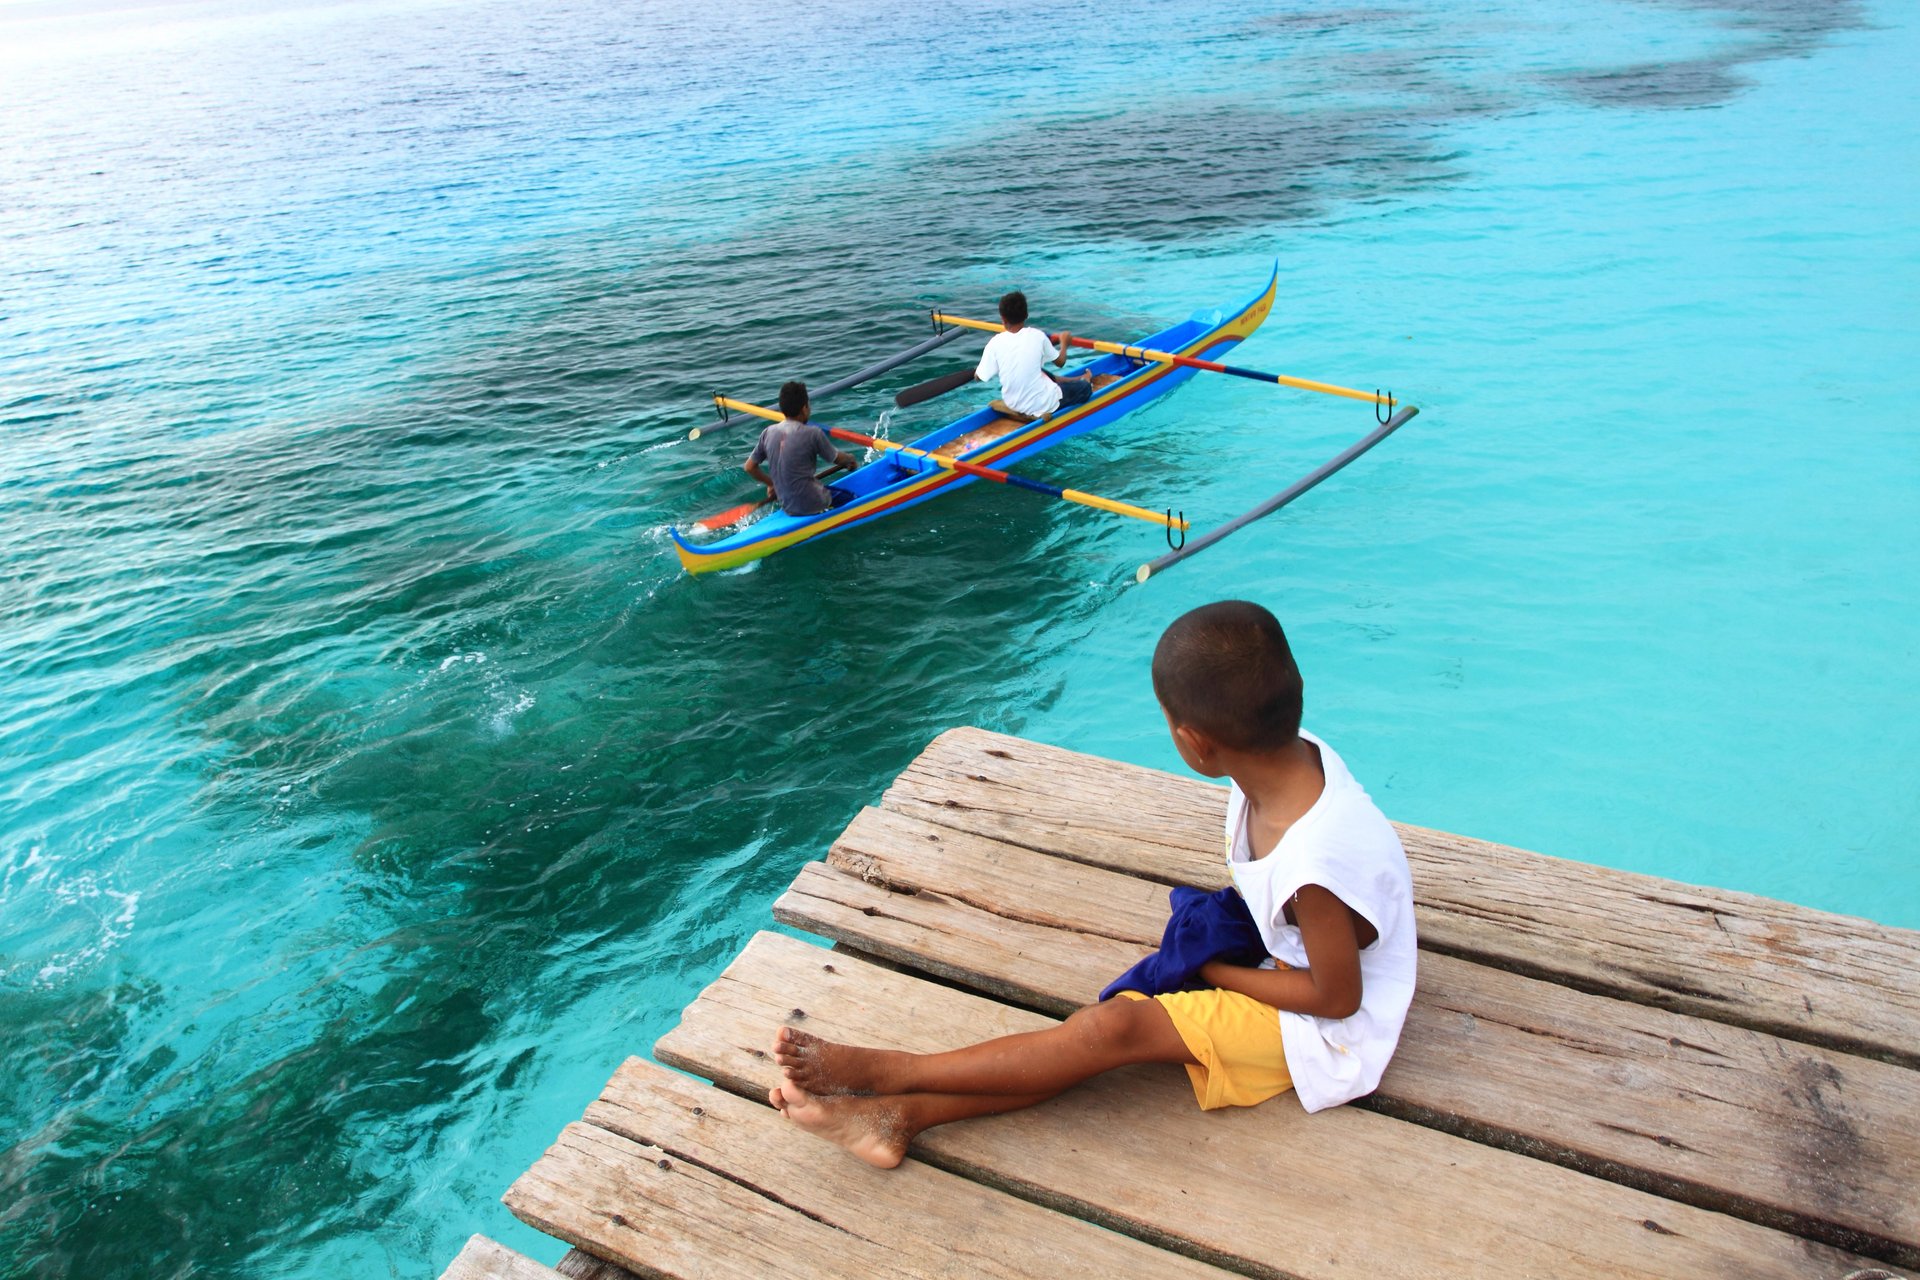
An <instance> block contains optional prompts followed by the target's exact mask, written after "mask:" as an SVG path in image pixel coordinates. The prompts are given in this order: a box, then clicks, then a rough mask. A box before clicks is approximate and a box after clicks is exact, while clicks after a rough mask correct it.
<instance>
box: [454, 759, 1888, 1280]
mask: <svg viewBox="0 0 1920 1280" xmlns="http://www.w3.org/2000/svg"><path fill="white" fill-rule="evenodd" d="M1225 794H1226V793H1225V791H1224V789H1223V788H1220V787H1217V786H1213V785H1211V784H1208V783H1204V782H1201V781H1198V780H1194V779H1190V778H1181V777H1175V776H1173V775H1170V774H1165V773H1160V772H1157V771H1154V770H1148V769H1141V768H1137V767H1135V766H1131V765H1123V764H1117V763H1115V762H1113V761H1108V760H1102V759H1098V758H1096V757H1092V756H1085V755H1079V754H1076V753H1073V752H1068V751H1063V750H1060V749H1058V748H1054V747H1047V746H1041V745H1039V744H1036V743H1031V742H1027V741H1024V740H1021V739H1018V738H1011V737H1006V736H1003V735H999V734H993V733H988V732H985V731H982V730H975V729H956V730H953V731H951V732H949V733H946V734H943V735H942V736H941V737H940V738H938V739H936V740H935V741H934V742H933V743H932V744H931V745H930V746H929V747H928V748H927V750H926V751H925V752H924V753H923V754H922V755H921V756H920V758H919V759H917V760H916V761H914V763H913V764H912V765H911V766H910V767H909V768H908V769H907V771H906V772H905V773H904V774H902V775H901V776H900V778H899V779H898V780H896V781H895V783H894V784H893V786H892V787H891V788H889V789H888V791H887V793H886V795H885V796H884V797H883V798H882V800H881V802H880V806H879V807H878V808H873V809H867V810H865V811H864V812H862V813H860V814H859V815H858V816H857V817H855V819H854V820H853V823H852V825H851V826H849V827H848V828H847V830H846V832H845V833H844V834H843V835H842V836H841V837H840V838H839V839H838V840H837V841H835V843H834V845H833V847H832V849H831V851H830V852H829V854H828V857H827V860H826V861H825V862H824V863H813V864H809V865H808V866H806V867H804V868H803V869H802V870H801V873H800V875H799V877H798V878H797V879H796V880H795V881H794V883H793V886H792V888H791V889H789V890H788V891H787V893H786V894H785V895H784V896H783V897H782V898H781V899H780V900H779V901H778V902H777V903H776V904H775V906H774V914H775V917H776V918H777V919H779V920H780V921H782V922H784V923H786V924H789V925H793V926H797V927H798V928H800V929H803V930H806V931H808V932H810V933H813V934H817V935H819V936H820V937H823V938H826V939H831V940H832V941H833V942H834V943H835V944H836V945H835V947H834V948H833V949H831V950H829V949H827V948H825V947H822V946H818V945H814V944H811V943H807V942H802V941H799V940H797V939H795V938H792V937H788V936H785V935H781V934H775V933H763V934H761V935H759V936H758V937H756V938H754V939H753V941H752V942H751V943H750V944H749V945H748V946H747V948H746V950H745V951H744V952H742V953H741V955H740V956H739V958H738V959H736V960H735V961H734V962H733V964H731V965H730V966H729V967H728V968H727V970H726V971H725V972H724V973H723V974H721V976H720V977H719V979H718V980H717V981H715V982H714V984H713V985H712V986H711V987H709V988H708V989H707V990H706V991H705V992H703V993H702V994H701V996H700V997H699V999H697V1000H696V1001H695V1002H694V1003H693V1004H692V1005H691V1006H690V1007H689V1008H687V1009H686V1010H685V1012H684V1013H683V1015H682V1018H681V1022H680V1025H679V1026H678V1027H676V1028H675V1029H674V1030H673V1031H671V1032H670V1033H669V1034H667V1035H666V1036H665V1037H663V1038H662V1039H661V1041H660V1042H659V1043H658V1044H657V1045H656V1046H655V1048H654V1053H655V1057H656V1059H657V1061H658V1062H659V1063H663V1064H666V1066H671V1067H677V1068H680V1069H681V1070H682V1071H685V1072H688V1073H690V1075H680V1074H676V1073H675V1072H673V1071H669V1070H667V1069H666V1067H663V1066H658V1065H655V1064H654V1063H653V1062H648V1061H646V1060H644V1059H641V1058H637V1057H636V1058H633V1059H630V1060H628V1062H627V1063H626V1064H625V1065H624V1066H622V1067H621V1068H620V1070H619V1071H618V1072H617V1073H616V1074H615V1075H614V1077H613V1079H612V1080H611V1081H609V1082H608V1084H607V1086H606V1089H605V1091H604V1092H603V1093H602V1094H601V1096H600V1097H599V1099H597V1100H596V1101H594V1102H592V1103H591V1104H590V1105H589V1106H588V1107H587V1108H586V1114H585V1116H584V1117H583V1118H582V1119H581V1120H580V1121H579V1122H578V1123H576V1124H572V1125H569V1126H568V1127H567V1128H566V1130H565V1131H564V1132H563V1133H562V1134H561V1135H560V1137H559V1139H558V1140H557V1141H556V1142H555V1143H554V1145H553V1147H552V1148H551V1149H550V1150H549V1151H548V1152H547V1153H546V1155H544V1156H543V1157H541V1159H540V1161H539V1162H538V1163H537V1164H535V1165H534V1167H533V1168H532V1169H530V1170H528V1171H527V1173H526V1174H525V1175H523V1176H522V1177H521V1178H520V1179H519V1180H518V1181H517V1182H515V1183H514V1184H513V1186H512V1188H511V1189H510V1190H508V1192H507V1194H506V1202H507V1204H508V1205H509V1206H510V1207H511V1208H512V1210H513V1212H514V1213H515V1214H517V1215H518V1216H519V1217H520V1218H521V1219H523V1220H524V1221H526V1222H528V1223H531V1224H532V1225H534V1226H535V1227H538V1228H539V1229H541V1230H542V1231H545V1232H547V1233H549V1234H551V1235H554V1236H557V1237H558V1238H560V1239H561V1240H564V1241H566V1242H567V1243H569V1244H570V1245H572V1246H574V1248H573V1251H572V1252H570V1253H569V1254H568V1255H567V1257H566V1258H565V1259H563V1260H562V1262H561V1264H560V1270H559V1272H558V1273H556V1272H554V1271H552V1270H550V1269H548V1268H546V1267H543V1266H540V1265H538V1264H536V1263H532V1262H530V1261H529V1260H527V1259H525V1258H522V1257H520V1256H519V1255H517V1254H513V1253H511V1252H510V1251H507V1250H504V1249H501V1248H500V1246H498V1245H495V1244H492V1243H491V1242H489V1241H486V1240H485V1239H483V1238H481V1237H475V1238H474V1240H473V1242H471V1243H470V1244H469V1246H468V1248H467V1250H465V1251H464V1252H463V1253H462V1254H461V1256H460V1258H459V1259H458V1260H456V1261H455V1263H454V1264H453V1266H452V1267H450V1268H449V1269H448V1271H447V1273H446V1275H447V1277H448V1278H449V1280H451V1278H453V1277H459V1278H460V1280H482V1278H483V1277H492V1278H495V1280H508V1278H513V1280H532V1277H536V1276H545V1277H552V1276H553V1275H555V1274H563V1275H567V1276H572V1277H575V1278H576V1280H624V1277H626V1276H627V1275H628V1274H629V1273H631V1274H633V1275H640V1276H656V1275H657V1276H672V1277H719V1276H740V1277H765V1276H783V1277H807V1276H898V1277H922V1276H975V1275H979V1276H996V1277H1015V1276H1034V1277H1044V1280H1065V1278H1066V1277H1074V1276H1086V1277H1091V1278H1095V1280H1112V1277H1114V1276H1117V1275H1152V1276H1174V1277H1181V1276H1193V1277H1201V1276H1222V1275H1227V1274H1233V1275H1242V1276H1263V1277H1264V1276H1273V1277H1298V1278H1300V1280H1318V1278H1320V1277H1329V1278H1330V1277H1369V1278H1373V1277H1385V1276H1406V1277H1416V1276H1417V1277H1434V1276H1483V1275H1515V1276H1535V1275H1538V1276H1549V1275H1550V1276H1553V1277H1556V1278H1557V1280H1563V1278H1567V1277H1577V1276H1648V1277H1656V1276H1657V1277H1669V1276H1672V1277H1699V1276H1726V1277H1743V1278H1759V1277H1781V1280H1787V1278H1789V1277H1790V1278H1792V1280H1820V1278H1830V1280H1842V1278H1843V1277H1856V1278H1858V1280H1865V1278H1866V1277H1877V1276H1888V1275H1898V1274H1911V1273H1912V1270H1913V1269H1915V1268H1920V932H1914V931H1911V930H1903V929H1894V928H1889V927H1886V926H1882V925H1876V924H1873V923H1870V922H1868V921H1865V920H1858V919H1852V918H1848V917H1842V916H1834V915H1829V914H1826V913H1823V912H1818V911H1812V910H1808V909H1806V908H1803V907H1796V906H1792V905H1789V904H1786V903H1781V902H1774V901H1771V900H1769V899H1765V898H1759V897H1755V896H1752V895H1748V894H1741V893H1732V892H1728V891H1724V890H1718V889H1704V888H1698V887H1695V886H1690V885H1683V884H1678V883H1674V882H1672V881H1667V880H1659V879H1654V878H1651V877H1647V876H1640V875H1632V874H1628V873H1625V872H1618V871H1610V870H1606V869H1604V868H1599V867H1594V866H1589V865H1586V864H1582V863H1578V862H1570V861H1563V860H1560V859H1556V858H1549V857H1545V856H1543V855H1540V854H1535V853H1528V852H1524V851H1521V850H1518V849H1512V848H1507V847H1503V846H1500V845H1493V844H1488V843H1486V842H1484V841H1478V840H1470V839H1464V838H1461V837H1459V836H1451V835H1445V834H1442V833H1439V832H1434V831H1426V830H1421V829H1419V828H1414V827H1401V828H1400V832H1401V837H1402V839H1403V840H1404V842H1405V843H1406V847H1407V853H1408V856H1409V859H1410V861H1411V863H1412V866H1413V876H1414V890H1415V899H1416V904H1417V912H1418V920H1419V930H1420V941H1421V946H1422V954H1421V962H1420V963H1421V967H1420V985H1419V992H1418V994H1417V996H1416V997H1415V1000H1414V1006H1413V1011H1412V1014H1411V1016H1410V1017H1409V1019H1408V1022H1407V1026H1406V1030H1405V1032H1404V1034H1403V1035H1402V1037H1401V1041H1400V1049H1399V1052H1398V1054H1397V1056H1396V1057H1395V1058H1394V1061H1393V1065H1392V1066H1391V1067H1390V1068H1389V1070H1388V1072H1387V1075H1386V1078H1385V1080H1384V1081H1383V1083H1382V1084H1381V1087H1380V1089H1379V1091H1378V1092H1377V1093H1375V1094H1374V1095H1373V1096H1371V1097H1369V1098H1367V1099H1364V1100H1362V1101H1360V1102H1358V1103H1355V1104H1352V1105H1350V1106H1346V1107H1340V1108H1336V1109H1334V1110H1332V1111H1327V1112H1322V1113H1320V1114H1318V1115H1313V1116H1309V1115H1307V1114H1305V1113H1304V1112H1303V1111H1301V1109H1300V1107H1299V1106H1298V1104H1297V1103H1294V1102H1293V1101H1292V1100H1291V1098H1289V1097H1282V1098H1278V1099H1275V1100H1273V1101H1271V1102H1269V1103H1266V1104H1265V1105H1263V1106H1260V1107H1256V1108H1251V1109H1247V1110H1231V1111H1222V1112H1211V1113H1203V1112H1201V1111H1199V1110H1198V1109H1197V1108H1195V1106H1194V1104H1193V1097H1192V1094H1191V1092H1190V1090H1189V1088H1188V1085H1187V1083H1186V1079H1185V1076H1184V1073H1182V1072H1180V1071H1179V1070H1177V1069H1174V1068H1171V1067H1139V1068H1130V1069H1128V1070H1125V1071H1120V1072H1115V1073H1112V1074H1111V1075H1108V1076H1105V1077H1102V1078H1100V1079H1098V1080H1095V1081H1092V1082H1090V1083H1088V1084H1086V1085H1083V1086H1081V1087H1079V1088H1077V1089H1074V1090H1071V1091H1069V1092H1068V1093H1067V1094H1065V1095H1063V1096H1061V1097H1060V1098H1058V1099H1056V1100H1054V1101H1053V1102H1051V1103H1048V1104H1045V1105H1043V1106H1040V1107H1037V1108H1034V1109H1032V1110H1029V1111H1024V1112H1019V1113H1015V1114H1011V1115H1006V1116H999V1117H995V1118H992V1119H987V1120H978V1121H971V1122H966V1123H962V1124H957V1125H952V1126H948V1127H945V1128H939V1129H934V1130H930V1131H929V1132H928V1133H926V1134H925V1135H923V1136H922V1138H921V1139H920V1140H919V1141H917V1142H916V1143H915V1145H914V1148H913V1153H912V1156H911V1157H910V1158H909V1159H908V1161H907V1163H906V1164H904V1165H903V1166H901V1167H900V1168H899V1169H897V1170H893V1171H891V1172H881V1171H879V1170H876V1169H872V1168H869V1167H867V1166H866V1165H864V1164H861V1163H859V1162H858V1161H856V1160H854V1159H853V1158H852V1157H850V1156H847V1155H845V1154H843V1153H841V1152H840V1151H838V1150H835V1149H833V1148H831V1147H829V1146H827V1145H826V1144H824V1143H821V1142H819V1141H818V1140H817V1139H814V1138H812V1137H810V1136H808V1135H806V1134H803V1133H800V1132H798V1131H796V1130H794V1129H793V1128H792V1126H790V1125H788V1124H787V1123H786V1122H785V1121H783V1120H782V1119H781V1117H780V1116H779V1114H778V1113H776V1112H775V1111H773V1110H772V1109H771V1108H770V1107H768V1106H767V1105H766V1102H765V1096H766V1092H767V1090H768V1088H769V1087H771V1086H772V1085H773V1084H775V1083H776V1082H777V1071H776V1069H775V1067H774V1065H773V1063H772V1061H771V1059H770V1058H769V1056H768V1054H767V1047H768V1045H769V1043H770V1041H771V1039H772V1034H773V1031H774V1029H775V1028H776V1027H777V1026H779V1025H780V1024H781V1023H782V1022H797V1023H799V1024H801V1025H804V1026H805V1027H806V1028H807V1029H809V1030H811V1031H814V1032H817V1033H819V1034H821V1035H825V1036H827V1037H829V1038H833V1039H839V1040H847V1041H853V1042H857V1043H862V1044H869V1045H881V1046H888V1047H894V1048H901V1049H913V1050H935V1049H944V1048H951V1047H955V1046H957V1045H961V1044H964V1043H968V1042H971V1041H974V1040H978V1039H981V1038H983V1037H986V1036H991V1035H999V1034H1004V1033H1007V1032H1011V1031H1017V1030H1024V1029H1029V1028H1034V1027H1039V1026H1044V1025H1046V1024H1047V1023H1048V1022H1049V1021H1050V1020H1051V1019H1052V1018H1055V1017H1057V1016H1060V1015H1063V1014H1065V1013H1066V1012H1068V1011H1070V1010H1072V1009H1074V1008H1076V1007H1078V1006H1079V1005H1081V1004H1084V1003H1087V1002H1089V1001H1091V1000H1092V999H1093V998H1094V996H1095V993H1096V992H1098V991H1099V989H1100V988H1101V986H1102V985H1103V984H1104V983H1106V982H1107V981H1108V980H1109V979H1111V978H1112V977H1113V976H1114V975H1116V974H1118V973H1120V972H1121V971H1122V970H1123V969H1125V968H1126V967H1127V966H1128V965H1129V964H1131V963H1132V962H1133V961H1135V960H1136V959H1138V958H1139V957H1140V956H1141V955H1142V954H1144V953H1145V952H1147V951H1149V950H1151V949H1152V948H1153V947H1154V946H1155V945H1156V944H1157V943H1158V941H1159V938H1160V932H1161V927H1162V925H1163V924H1164V923H1165V920H1166V917H1167V910H1168V907H1167V894H1166V889H1167V886H1168V885H1172V884H1195V885H1201V886H1205V887H1209V888H1211V887H1215V886H1218V885H1220V884H1223V883H1225V868H1224V866H1223V863H1222V841H1221V825H1222V817H1223V814H1224V806H1225ZM694 1077H697V1078H694ZM706 1081H711V1082H712V1083H711V1084H709V1083H705V1082H706ZM1307 1170H1311V1171H1313V1173H1312V1176H1311V1177H1309V1176H1306V1174H1305V1172H1304V1171H1307Z"/></svg>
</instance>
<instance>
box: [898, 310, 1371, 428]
mask: <svg viewBox="0 0 1920 1280" xmlns="http://www.w3.org/2000/svg"><path fill="white" fill-rule="evenodd" d="M933 318H934V319H935V320H936V321H940V322H943V323H945V324H953V325H959V326H960V327H961V328H963V329H978V330H980V331H981V332H983V333H1002V332H1005V329H1006V326H1004V325H999V324H995V323H993V322H991V321H987V320H969V319H967V318H966V317H965V316H950V315H947V314H945V313H944V312H940V311H936V312H934V313H933ZM1049 336H1051V335H1049ZM1067 342H1068V343H1069V344H1070V345H1072V346H1076V347H1085V348H1087V349H1088V350H1089V351H1104V352H1106V353H1107V354H1108V355H1114V356H1126V357H1127V358H1128V359H1130V360H1151V361H1153V362H1154V363H1155V364H1174V365H1181V366H1183V367H1185V368H1188V369H1206V370H1208V371H1209V372H1212V373H1230V374H1232V375H1233V376H1234V377H1236V378H1252V379H1253V380H1254V381H1256V382H1274V383H1278V384H1279V385H1280V386H1283V387H1298V388H1299V389H1300V390H1302V391H1318V392H1319V393H1321V394H1322V395H1328V396H1345V397H1346V398H1347V399H1349V400H1365V401H1366V402H1367V403H1369V404H1372V405H1384V406H1386V407H1387V408H1388V409H1392V408H1393V407H1394V403H1395V401H1394V398H1393V397H1392V396H1390V395H1387V394H1385V393H1384V392H1380V391H1356V390H1354V389H1353V388H1352V387H1342V386H1338V385H1336V384H1334V383H1331V382H1315V381H1313V380H1312V379H1311V378H1295V377H1292V376H1290V375H1288V374H1284V373H1261V372H1260V371H1259V370H1258V369H1239V368H1235V367H1234V366H1233V365H1230V364H1220V363H1219V362H1217V361H1214V360H1200V359H1197V358H1195V357H1193V356H1180V355H1175V354H1174V353H1173V352H1171V351H1151V350H1149V349H1147V348H1146V347H1129V346H1126V345H1125V344H1123V343H1119V342H1100V341H1097V340H1095V339H1093V338H1076V337H1073V336H1071V335H1069V336H1068V338H1067Z"/></svg>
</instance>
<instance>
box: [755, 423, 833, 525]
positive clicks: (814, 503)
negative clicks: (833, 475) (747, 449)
mask: <svg viewBox="0 0 1920 1280" xmlns="http://www.w3.org/2000/svg"><path fill="white" fill-rule="evenodd" d="M839 455H840V451H839V450H837V449H835V448H834V447H833V441H832V440H831V439H829V438H828V436H827V433H826V432H825V431H822V430H821V429H820V428H819V427H816V426H814V425H813V424H812V423H810V422H795V421H794V420H793V419H792V418H782V419H781V420H780V421H778V422H776V423H774V424H773V425H772V426H770V427H768V428H767V429H766V430H765V431H762V432H761V433H760V441H759V443H757V444H755V445H754V446H753V461H755V462H770V463H771V464H772V465H770V466H769V467H768V468H767V474H768V475H770V476H772V477H773V491H774V493H776V494H778V495H779V498H780V509H781V510H782V511H785V512H786V513H787V514H788V515H790V516H817V515H819V514H820V513H821V512H822V511H825V510H826V509H827V508H828V507H830V506H832V505H833V498H832V496H831V495H830V494H828V492H827V486H825V485H823V484H821V483H820V482H819V481H818V480H815V479H814V478H813V464H814V461H815V460H816V459H818V460H819V461H821V462H832V461H833V460H834V459H835V458H837V457H838V456H839Z"/></svg>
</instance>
